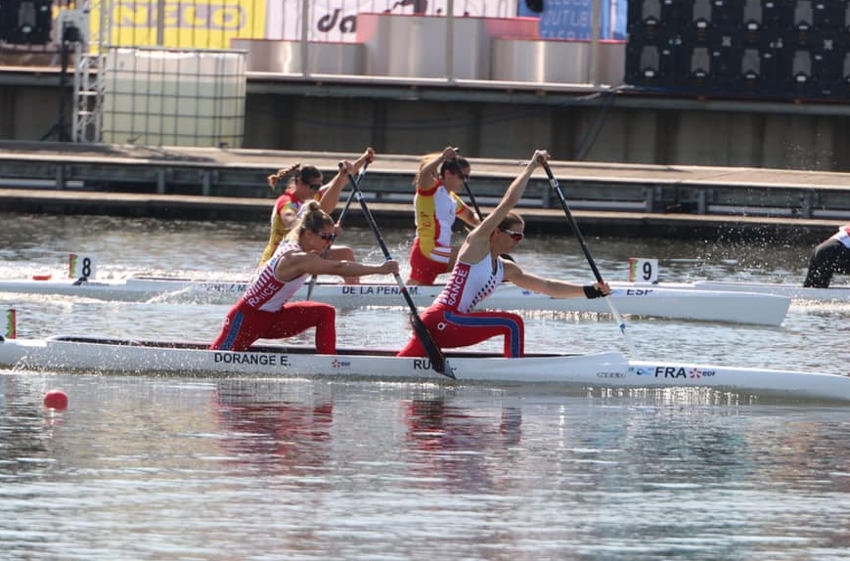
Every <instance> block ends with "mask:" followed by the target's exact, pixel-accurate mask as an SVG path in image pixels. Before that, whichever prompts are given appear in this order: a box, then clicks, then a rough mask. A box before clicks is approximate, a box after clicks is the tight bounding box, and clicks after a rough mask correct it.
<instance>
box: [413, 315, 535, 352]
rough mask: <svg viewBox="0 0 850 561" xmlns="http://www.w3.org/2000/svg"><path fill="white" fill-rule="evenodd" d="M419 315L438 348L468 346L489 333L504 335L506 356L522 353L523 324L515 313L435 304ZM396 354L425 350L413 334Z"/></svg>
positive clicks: (482, 339) (487, 336) (489, 336)
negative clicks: (454, 308)
mask: <svg viewBox="0 0 850 561" xmlns="http://www.w3.org/2000/svg"><path fill="white" fill-rule="evenodd" d="M420 317H421V318H422V323H424V324H425V326H426V327H427V328H428V331H429V332H430V333H431V335H432V336H433V337H434V342H435V343H437V345H439V346H440V347H441V348H445V349H451V348H456V347H468V346H470V345H475V344H476V343H480V342H482V341H486V340H487V339H490V338H492V337H504V338H505V348H504V354H505V356H506V357H508V358H516V357H521V356H523V354H524V351H525V350H524V342H525V326H524V324H523V322H522V318H521V317H519V316H518V315H516V314H512V313H510V312H492V311H487V312H483V311H482V312H467V313H461V312H456V311H454V310H452V309H451V308H448V307H446V306H442V305H436V306H431V307H430V308H428V309H427V310H425V311H424V312H423V313H422V315H421V316H420ZM398 356H426V353H425V349H424V348H423V347H422V344H421V343H420V342H419V338H418V337H417V336H416V335H415V334H414V335H413V337H411V339H410V341H408V343H407V346H405V347H404V348H403V349H402V350H401V351H400V352H399V353H398Z"/></svg>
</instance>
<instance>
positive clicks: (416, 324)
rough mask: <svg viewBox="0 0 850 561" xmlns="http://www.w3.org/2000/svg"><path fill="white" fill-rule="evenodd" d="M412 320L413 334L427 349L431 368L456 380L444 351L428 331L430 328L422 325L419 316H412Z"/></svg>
mask: <svg viewBox="0 0 850 561" xmlns="http://www.w3.org/2000/svg"><path fill="white" fill-rule="evenodd" d="M412 319H413V332H414V333H416V337H417V338H418V339H419V342H420V343H421V344H422V346H423V347H424V348H425V353H426V354H427V355H428V360H429V361H431V368H433V369H434V370H435V371H436V372H439V373H440V374H442V375H443V376H447V377H449V378H451V379H452V380H455V379H456V378H455V375H454V372H452V370H451V368H449V362H448V361H447V360H446V356H445V355H444V354H443V351H441V350H440V347H438V346H437V343H436V342H435V341H434V337H432V336H431V332H430V331H428V328H427V327H425V324H424V323H422V320H421V319H419V317H418V316H412Z"/></svg>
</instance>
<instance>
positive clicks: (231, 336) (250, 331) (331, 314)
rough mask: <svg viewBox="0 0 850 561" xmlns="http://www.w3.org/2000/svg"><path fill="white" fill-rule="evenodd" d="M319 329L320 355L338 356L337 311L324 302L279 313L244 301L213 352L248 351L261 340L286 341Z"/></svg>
mask: <svg viewBox="0 0 850 561" xmlns="http://www.w3.org/2000/svg"><path fill="white" fill-rule="evenodd" d="M311 327H315V328H316V352H318V353H319V354H326V355H333V354H336V310H334V307H333V306H329V305H328V304H322V303H320V302H287V303H286V304H284V305H283V308H281V309H280V310H279V311H277V312H264V311H260V310H257V309H255V308H252V307H250V306H248V305H247V304H245V303H244V302H243V301H242V300H240V301H239V302H237V303H236V305H234V306H233V308H231V309H230V311H229V312H228V313H227V317H225V318H224V325H223V326H222V327H221V333H219V334H218V337H217V338H216V340H215V342H214V343H213V344H212V345H210V349H212V350H221V351H244V350H247V349H248V347H250V346H251V344H253V343H254V341H256V340H257V339H284V338H286V337H292V336H293V335H297V334H299V333H301V332H302V331H306V330H307V329H310V328H311Z"/></svg>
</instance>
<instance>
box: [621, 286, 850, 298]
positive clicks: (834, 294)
mask: <svg viewBox="0 0 850 561" xmlns="http://www.w3.org/2000/svg"><path fill="white" fill-rule="evenodd" d="M611 284H612V286H613V285H617V286H619V287H621V288H640V287H646V286H652V287H658V288H671V289H676V290H705V291H716V290H720V291H723V292H759V293H763V294H776V295H778V296H785V297H786V298H792V299H795V300H813V301H821V302H848V303H850V286H847V285H843V286H842V285H835V286H831V287H829V288H805V287H803V286H802V285H796V284H780V283H769V282H733V281H694V282H687V283H684V282H683V283H680V282H659V283H657V284H652V285H645V284H634V283H611Z"/></svg>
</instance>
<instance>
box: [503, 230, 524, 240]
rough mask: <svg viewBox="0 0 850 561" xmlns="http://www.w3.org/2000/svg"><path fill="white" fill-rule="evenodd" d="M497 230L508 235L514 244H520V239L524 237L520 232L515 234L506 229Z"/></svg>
mask: <svg viewBox="0 0 850 561" xmlns="http://www.w3.org/2000/svg"><path fill="white" fill-rule="evenodd" d="M499 230H501V231H503V232H504V233H506V234H507V235H509V236H510V237H511V239H512V240H513V241H515V242H521V241H522V238H524V237H525V234H523V233H522V232H515V231H513V230H508V229H507V228H499Z"/></svg>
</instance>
